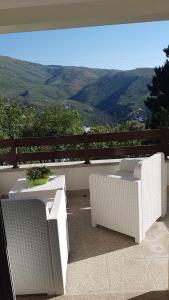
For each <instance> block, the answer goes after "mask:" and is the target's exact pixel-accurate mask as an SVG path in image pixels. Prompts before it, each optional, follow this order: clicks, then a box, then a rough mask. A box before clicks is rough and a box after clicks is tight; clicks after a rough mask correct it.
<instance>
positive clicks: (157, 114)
mask: <svg viewBox="0 0 169 300" xmlns="http://www.w3.org/2000/svg"><path fill="white" fill-rule="evenodd" d="M163 51H164V53H165V54H166V57H167V59H166V61H165V63H164V65H163V66H161V67H156V68H155V69H154V71H155V75H154V76H153V79H152V84H151V85H148V89H149V96H148V98H147V100H146V101H145V105H146V106H147V107H148V108H149V109H150V111H151V113H152V114H151V120H150V121H149V122H148V126H149V127H151V128H159V127H161V126H162V127H165V126H168V121H167V122H166V120H167V119H169V60H168V58H169V46H168V47H167V48H165V49H164V50H163ZM164 111H165V118H163V113H164ZM167 115H168V117H167ZM165 122H166V123H165Z"/></svg>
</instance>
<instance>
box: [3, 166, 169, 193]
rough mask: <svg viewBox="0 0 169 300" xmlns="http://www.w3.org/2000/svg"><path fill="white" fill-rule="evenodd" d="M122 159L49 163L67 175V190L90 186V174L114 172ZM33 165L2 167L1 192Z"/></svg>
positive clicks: (6, 191)
mask: <svg viewBox="0 0 169 300" xmlns="http://www.w3.org/2000/svg"><path fill="white" fill-rule="evenodd" d="M119 162H120V160H104V161H101V160H100V161H92V163H91V164H90V165H85V164H84V163H83V162H78V163H77V162H72V163H71V162H69V163H58V164H47V165H49V166H51V169H52V171H53V173H54V174H56V175H65V176H66V187H67V190H69V191H71V190H82V189H88V188H89V175H90V174H92V173H99V172H106V173H113V172H114V171H116V170H117V169H118V167H119ZM30 166H32V165H26V166H20V167H19V168H18V169H12V167H10V166H9V167H1V168H0V194H7V193H8V192H9V190H10V189H11V187H12V186H13V185H14V183H15V182H16V180H17V179H18V178H20V177H25V176H26V172H27V169H28V168H29V167H30ZM166 167H167V185H168V186H169V161H166Z"/></svg>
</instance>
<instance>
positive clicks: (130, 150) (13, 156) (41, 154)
mask: <svg viewBox="0 0 169 300" xmlns="http://www.w3.org/2000/svg"><path fill="white" fill-rule="evenodd" d="M131 140H142V141H146V143H147V145H145V143H144V144H143V145H139V146H137V145H136V146H122V145H121V146H119V147H110V148H108V147H107V145H105V147H104V148H103V147H100V148H97V149H96V148H94V147H93V145H92V144H93V143H99V142H105V143H106V142H114V141H117V142H128V141H131ZM153 141H154V142H153ZM152 142H153V143H154V144H152ZM78 144H83V149H79V150H53V151H52V150H51V151H49V149H47V150H48V151H43V149H41V151H38V152H22V149H20V151H19V152H18V153H17V148H18V149H19V148H21V147H36V146H37V147H43V146H44V147H46V146H57V145H72V146H74V145H78ZM0 148H1V149H5V148H10V152H9V153H7V154H3V153H2V155H0V163H3V162H10V163H11V164H13V166H14V167H16V166H17V163H18V162H26V161H43V160H46V161H48V160H55V159H62V158H68V159H70V158H76V159H81V158H82V159H85V161H86V163H88V162H89V160H90V159H91V158H101V157H105V158H107V157H109V158H113V157H123V156H125V155H126V156H128V155H148V154H153V153H155V152H159V151H162V152H164V153H165V156H167V155H168V154H169V129H168V128H162V129H154V130H144V131H130V132H112V133H98V134H90V133H88V134H87V133H85V134H82V135H72V136H56V137H33V138H24V139H5V140H0ZM27 151H28V150H27Z"/></svg>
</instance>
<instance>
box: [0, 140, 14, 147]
mask: <svg viewBox="0 0 169 300" xmlns="http://www.w3.org/2000/svg"><path fill="white" fill-rule="evenodd" d="M12 143H13V140H12V139H6V140H0V148H10V147H11V146H12Z"/></svg>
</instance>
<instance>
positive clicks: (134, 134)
mask: <svg viewBox="0 0 169 300" xmlns="http://www.w3.org/2000/svg"><path fill="white" fill-rule="evenodd" d="M160 138H161V131H160V129H156V130H146V131H130V132H112V133H102V134H100V133H98V134H89V135H88V142H89V143H94V142H108V141H109V142H112V141H118V142H124V141H127V140H144V139H160Z"/></svg>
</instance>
